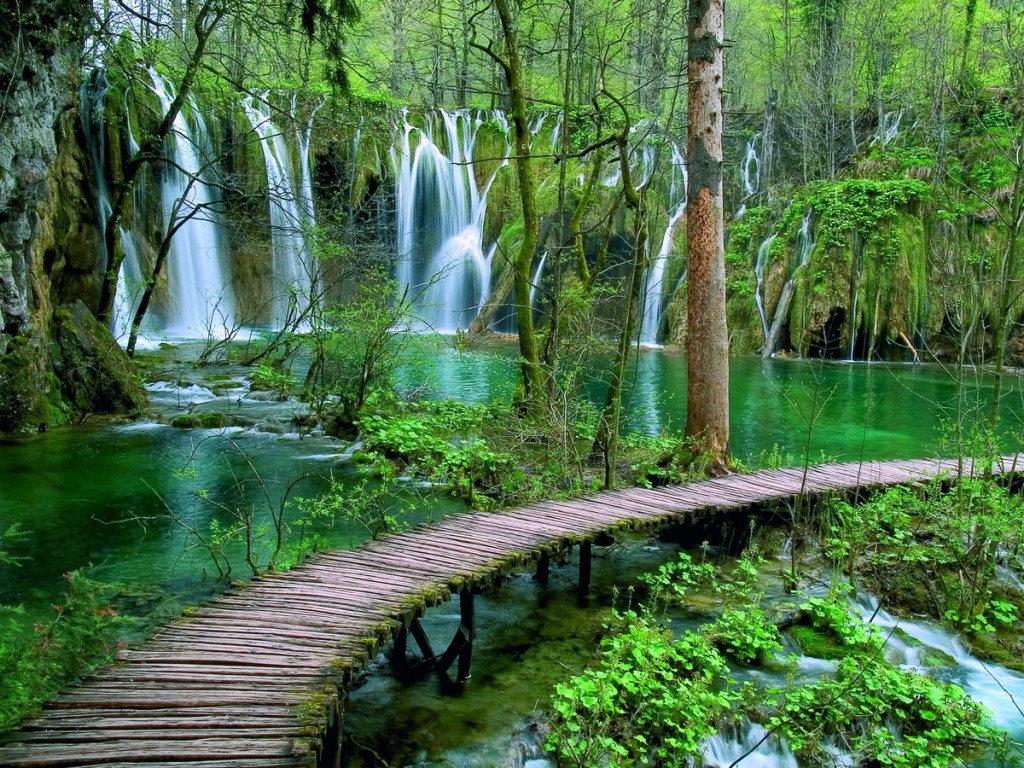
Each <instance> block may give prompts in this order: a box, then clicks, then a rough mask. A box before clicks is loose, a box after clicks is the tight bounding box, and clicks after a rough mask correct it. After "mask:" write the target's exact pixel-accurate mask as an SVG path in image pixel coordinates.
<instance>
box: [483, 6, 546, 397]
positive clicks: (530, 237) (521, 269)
mask: <svg viewBox="0 0 1024 768" xmlns="http://www.w3.org/2000/svg"><path fill="white" fill-rule="evenodd" d="M494 4H495V7H496V8H497V11H498V17H499V19H500V20H501V28H502V32H503V35H504V39H505V56H506V59H505V61H504V62H502V63H503V69H504V73H505V82H506V84H507V85H508V95H509V101H510V102H511V107H512V110H511V111H512V124H513V125H514V126H515V150H516V158H515V166H516V177H517V179H518V181H519V202H520V206H521V207H522V212H523V239H522V241H521V242H520V244H519V253H518V255H517V256H516V259H515V261H514V262H513V268H514V273H515V281H514V285H515V298H516V325H517V327H518V332H519V354H520V357H521V366H522V375H523V396H524V400H525V404H526V406H527V408H528V409H529V410H537V409H538V408H539V406H540V403H541V398H542V397H543V394H544V374H543V371H542V370H541V366H540V356H539V352H538V349H537V336H536V333H535V332H534V328H533V309H532V307H530V277H531V275H530V267H531V266H532V264H533V257H534V253H535V252H536V250H537V241H538V238H539V236H540V218H539V217H538V215H537V181H536V179H535V178H534V175H533V162H532V159H533V158H532V156H531V153H530V126H529V122H528V117H527V113H526V89H525V85H524V83H523V67H522V61H521V59H520V56H519V39H518V35H517V33H516V27H515V20H514V19H513V17H512V10H511V8H510V6H509V3H508V0H494Z"/></svg>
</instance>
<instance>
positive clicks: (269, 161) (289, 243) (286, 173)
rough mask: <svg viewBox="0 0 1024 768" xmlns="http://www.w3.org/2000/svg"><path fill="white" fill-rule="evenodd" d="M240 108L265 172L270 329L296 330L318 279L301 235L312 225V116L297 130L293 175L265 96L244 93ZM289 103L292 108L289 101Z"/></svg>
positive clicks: (287, 154) (304, 324)
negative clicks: (271, 280)
mask: <svg viewBox="0 0 1024 768" xmlns="http://www.w3.org/2000/svg"><path fill="white" fill-rule="evenodd" d="M242 107H243V109H244V110H245V114H246V116H247V117H248V118H249V123H250V124H251V125H252V129H253V132H254V133H255V134H256V135H257V136H258V137H259V139H260V146H261V147H262V149H263V160H264V164H265V165H266V170H267V196H268V198H269V204H270V238H271V256H272V258H271V262H272V268H273V273H274V283H275V285H274V288H273V295H272V297H271V312H270V322H271V325H272V326H273V327H274V328H285V327H294V328H295V329H296V330H301V329H302V328H303V327H305V326H306V325H307V323H305V322H304V318H305V317H306V315H307V313H308V309H309V306H310V303H311V301H312V299H313V294H314V291H315V290H316V286H317V283H318V270H317V265H316V260H315V259H314V257H313V254H312V252H311V249H310V247H309V243H308V242H307V239H306V232H307V231H308V230H309V229H310V228H311V227H312V226H314V225H315V223H316V222H315V218H314V213H313V180H312V172H311V170H310V164H309V143H310V138H311V136H312V129H313V116H312V115H311V116H310V118H309V121H308V122H307V123H306V125H305V126H304V127H303V129H302V130H301V131H299V134H298V141H299V156H300V160H299V173H298V174H296V173H295V171H294V168H293V165H292V160H291V154H290V151H289V148H288V143H287V141H286V140H285V135H284V133H283V131H281V130H280V129H279V128H278V126H277V125H276V124H275V123H274V120H273V118H272V116H271V113H270V103H269V101H268V100H267V96H266V94H264V95H263V96H262V97H260V98H254V97H252V96H246V97H245V98H244V99H243V100H242ZM292 107H293V111H294V102H293V104H292ZM313 114H314V115H315V111H314V113H313Z"/></svg>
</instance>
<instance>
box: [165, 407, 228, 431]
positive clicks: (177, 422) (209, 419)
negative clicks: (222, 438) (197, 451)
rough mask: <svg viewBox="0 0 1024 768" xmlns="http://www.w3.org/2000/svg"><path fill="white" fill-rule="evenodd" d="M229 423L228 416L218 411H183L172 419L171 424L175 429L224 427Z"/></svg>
mask: <svg viewBox="0 0 1024 768" xmlns="http://www.w3.org/2000/svg"><path fill="white" fill-rule="evenodd" d="M228 425H229V419H228V417H227V416H225V415H224V414H223V413H218V412H217V411H206V412H204V413H183V414H181V415H180V416H175V417H174V418H173V419H171V426H172V427H174V428H175V429H223V428H224V427H226V426H228Z"/></svg>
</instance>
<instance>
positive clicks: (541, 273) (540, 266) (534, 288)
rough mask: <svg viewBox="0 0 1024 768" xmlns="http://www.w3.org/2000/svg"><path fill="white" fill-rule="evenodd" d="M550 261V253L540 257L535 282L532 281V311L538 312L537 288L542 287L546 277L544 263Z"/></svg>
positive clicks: (534, 274) (534, 277)
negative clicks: (542, 281)
mask: <svg viewBox="0 0 1024 768" xmlns="http://www.w3.org/2000/svg"><path fill="white" fill-rule="evenodd" d="M547 260H548V252H547V251H544V253H542V254H541V256H540V262H538V264H537V269H536V271H535V272H534V273H533V280H531V281H530V309H532V310H534V311H536V310H537V287H538V286H539V285H540V279H541V278H542V277H543V276H544V262H546V261H547Z"/></svg>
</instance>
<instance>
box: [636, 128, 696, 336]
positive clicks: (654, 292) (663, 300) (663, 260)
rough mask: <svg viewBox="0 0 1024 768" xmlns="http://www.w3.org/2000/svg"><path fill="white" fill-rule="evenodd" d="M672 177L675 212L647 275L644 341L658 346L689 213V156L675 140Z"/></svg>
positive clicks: (643, 324)
mask: <svg viewBox="0 0 1024 768" xmlns="http://www.w3.org/2000/svg"><path fill="white" fill-rule="evenodd" d="M671 179H672V180H671V182H670V185H669V205H670V210H671V211H672V213H671V214H670V215H669V220H668V226H666V227H665V234H664V235H663V236H662V238H661V247H660V248H659V249H658V255H657V256H656V257H655V259H654V261H653V262H652V263H651V268H650V270H649V271H648V273H647V275H646V277H645V278H644V288H643V294H642V301H643V317H642V319H641V323H640V343H641V344H644V345H647V346H654V345H656V344H657V343H658V329H659V328H660V326H661V320H662V317H663V316H664V314H665V310H666V309H667V308H668V303H669V302H670V301H671V299H672V295H673V294H669V295H668V296H664V295H663V294H664V291H663V285H662V284H663V283H664V281H665V271H666V269H667V268H668V260H669V257H670V256H671V255H672V252H673V251H674V250H675V233H676V226H677V225H678V224H679V222H680V220H682V218H683V215H684V214H685V213H686V188H687V172H686V158H684V157H683V154H682V152H680V151H679V147H678V146H677V145H676V144H675V142H673V143H672V176H671ZM673 293H674V292H673Z"/></svg>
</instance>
